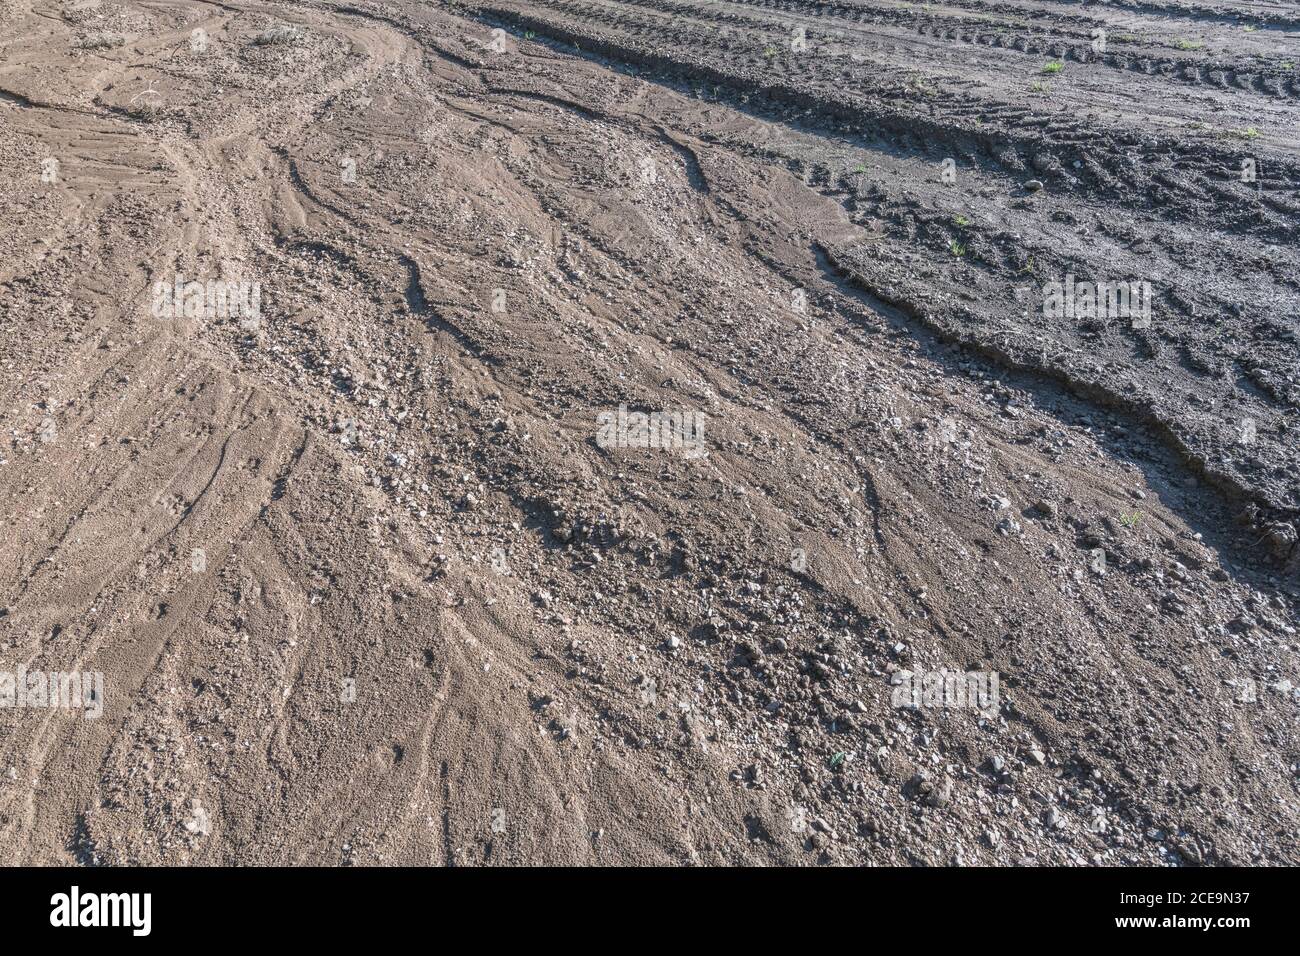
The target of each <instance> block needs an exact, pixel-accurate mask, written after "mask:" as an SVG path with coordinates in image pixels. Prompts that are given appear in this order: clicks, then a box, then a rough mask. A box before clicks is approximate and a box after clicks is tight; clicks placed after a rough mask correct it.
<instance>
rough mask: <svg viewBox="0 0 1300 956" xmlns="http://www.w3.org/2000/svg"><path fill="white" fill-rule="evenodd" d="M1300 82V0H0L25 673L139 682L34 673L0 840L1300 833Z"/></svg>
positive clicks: (545, 843) (6, 560) (400, 845)
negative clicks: (1059, 295)
mask: <svg viewBox="0 0 1300 956" xmlns="http://www.w3.org/2000/svg"><path fill="white" fill-rule="evenodd" d="M1098 30H1101V31H1104V34H1105V40H1106V42H1105V43H1104V44H1103V48H1102V49H1097V48H1096V47H1095V44H1094V41H1095V40H1096V39H1097V34H1096V32H1095V31H1098ZM1298 63H1300V9H1298V8H1297V6H1296V5H1295V4H1283V3H1243V2H1219V3H1206V2H1200V0H1170V2H1141V3H1112V4H1080V3H1064V2H1036V0H1004V2H982V0H951V2H946V3H935V4H917V3H902V2H898V3H894V2H863V0H855V2H849V0H844V2H840V3H832V4H817V3H812V2H804V0H780V2H777V0H773V2H764V3H749V2H745V3H740V2H726V0H715V2H694V3H687V2H672V0H641V2H613V0H573V2H569V0H564V2H557V0H543V2H529V3H522V2H520V3H516V2H512V0H492V2H488V3H454V4H442V3H421V2H414V0H390V2H372V3H337V2H332V0H321V2H309V3H292V4H290V3H245V2H241V0H232V2H223V3H215V2H213V3H209V2H197V0H195V2H187V0H181V2H174V3H159V2H150V0H133V2H121V3H117V2H93V0H90V2H81V3H54V2H36V0H6V2H4V3H3V4H2V5H0V171H2V173H3V175H0V213H2V217H0V222H2V223H3V227H2V228H0V315H3V317H4V321H3V323H0V413H2V414H3V417H4V426H3V433H2V437H3V441H2V442H0V501H2V502H3V508H2V510H0V513H2V514H3V517H4V522H5V527H4V535H3V537H2V538H0V673H3V672H16V671H17V670H18V669H19V668H23V669H26V670H27V671H39V672H46V673H49V672H72V671H75V672H94V673H102V675H103V687H104V693H103V700H102V701H101V703H102V715H101V716H99V717H98V718H86V717H83V716H82V715H81V714H80V713H75V712H70V711H69V710H68V709H58V708H49V707H45V708H38V707H32V706H28V707H13V706H9V707H0V859H3V860H6V861H13V862H18V863H38V864H69V863H75V864H80V865H88V866H89V865H130V864H144V863H159V864H175V865H181V864H189V863H195V864H267V863H289V864H325V865H347V864H356V865H375V864H439V865H483V864H488V865H503V864H504V865H517V864H697V865H720V864H722V865H728V864H729V865H758V864H784V865H828V864H834V865H859V864H882V865H883V864H894V865H914V864H923V865H944V864H971V865H984V864H1080V865H1084V864H1093V865H1122V864H1167V865H1197V864H1211V865H1222V864H1242V865H1246V864H1292V865H1294V864H1296V863H1298V862H1300V847H1298V846H1297V838H1296V833H1297V829H1298V825H1300V792H1298V791H1300V734H1298V733H1297V707H1298V706H1300V672H1298V669H1297V660H1298V655H1300V636H1298V635H1297V632H1296V621H1297V613H1296V612H1297V605H1298V595H1297V575H1298V567H1297V565H1298V562H1300V548H1297V546H1296V527H1297V521H1298V520H1300V457H1298V453H1297V441H1296V435H1297V429H1300V420H1298V419H1297V410H1298V408H1300V377H1298V376H1300V371H1298V370H1297V357H1298V356H1300V342H1298V340H1297V333H1298V332H1300V328H1298V325H1300V319H1298V318H1297V316H1300V285H1298V284H1297V281H1298V277H1300V272H1297V265H1298V264H1300V244H1298V243H1297V241H1296V240H1297V213H1300V152H1298V150H1300V72H1298V71H1297V64H1298ZM945 160H952V162H951V163H950V164H945ZM1243 160H1249V161H1250V162H1251V163H1252V164H1253V165H1252V167H1251V168H1252V169H1253V170H1254V172H1255V174H1256V175H1255V176H1254V178H1253V179H1245V178H1243V176H1242V175H1241V170H1242V169H1243V168H1244V167H1243ZM51 161H53V162H51ZM1067 274H1068V275H1073V276H1074V277H1075V279H1076V280H1078V281H1092V282H1104V281H1121V280H1124V281H1127V280H1140V281H1145V282H1148V283H1149V284H1150V286H1151V288H1152V290H1153V307H1152V310H1151V316H1150V322H1149V324H1146V323H1143V324H1141V327H1138V325H1139V324H1138V323H1131V322H1129V321H1127V320H1120V319H1105V320H1098V319H1079V318H1075V317H1058V318H1053V317H1050V316H1048V315H1047V314H1045V312H1044V310H1043V295H1044V292H1043V290H1044V287H1045V285H1046V284H1047V283H1050V282H1053V281H1061V280H1062V279H1064V277H1065V276H1066V275H1067ZM178 276H179V277H183V279H182V281H198V282H208V281H221V282H225V283H229V284H232V287H238V286H239V284H240V283H245V284H249V283H256V285H257V289H258V291H259V294H260V300H259V302H260V305H259V308H258V310H257V314H256V315H254V316H253V317H251V318H250V317H249V316H247V315H239V314H237V313H236V312H234V311H232V310H230V309H222V308H215V309H209V310H200V312H199V313H198V314H186V312H185V310H184V309H181V310H180V312H179V313H175V312H174V311H172V310H166V309H164V310H163V311H162V314H160V311H159V309H158V308H157V305H158V302H159V296H158V293H157V288H158V286H159V284H160V283H161V284H163V285H164V287H165V286H167V285H169V284H171V283H173V282H175V281H177V277H178ZM168 301H169V302H170V301H171V300H170V297H168ZM620 408H625V409H627V410H629V411H630V412H632V413H635V412H638V411H640V412H654V411H671V412H676V413H679V414H682V415H687V416H694V417H695V418H694V420H695V421H696V422H697V423H698V424H699V426H700V431H699V435H700V437H701V438H702V446H700V447H695V448H693V449H692V448H675V447H669V448H636V447H632V448H615V447H610V446H609V444H608V443H607V442H605V441H603V440H602V438H601V425H600V421H601V419H600V416H602V415H613V414H617V413H618V412H619V410H620ZM940 669H947V670H952V671H959V672H978V673H990V672H992V673H996V674H997V675H998V677H999V681H1000V694H999V698H998V700H997V701H996V702H995V704H994V705H992V706H986V707H948V706H939V707H936V706H929V705H924V706H896V704H897V703H898V700H897V689H898V687H899V686H900V685H903V684H905V683H906V682H907V681H908V680H909V677H911V676H913V675H919V674H923V673H933V672H935V671H937V670H940ZM3 703H4V701H3V685H2V684H0V704H3Z"/></svg>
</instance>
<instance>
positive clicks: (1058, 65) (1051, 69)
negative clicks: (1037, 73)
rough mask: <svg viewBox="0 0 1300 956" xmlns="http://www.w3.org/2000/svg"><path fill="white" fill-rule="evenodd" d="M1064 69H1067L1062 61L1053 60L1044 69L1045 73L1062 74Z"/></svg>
mask: <svg viewBox="0 0 1300 956" xmlns="http://www.w3.org/2000/svg"><path fill="white" fill-rule="evenodd" d="M1063 69H1065V64H1064V63H1062V62H1061V61H1060V60H1053V61H1052V62H1051V63H1049V64H1047V66H1045V67H1043V72H1044V73H1060V72H1061V71H1062V70H1063Z"/></svg>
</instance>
